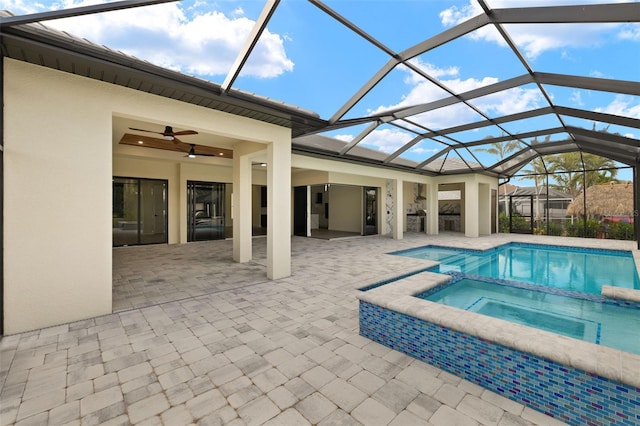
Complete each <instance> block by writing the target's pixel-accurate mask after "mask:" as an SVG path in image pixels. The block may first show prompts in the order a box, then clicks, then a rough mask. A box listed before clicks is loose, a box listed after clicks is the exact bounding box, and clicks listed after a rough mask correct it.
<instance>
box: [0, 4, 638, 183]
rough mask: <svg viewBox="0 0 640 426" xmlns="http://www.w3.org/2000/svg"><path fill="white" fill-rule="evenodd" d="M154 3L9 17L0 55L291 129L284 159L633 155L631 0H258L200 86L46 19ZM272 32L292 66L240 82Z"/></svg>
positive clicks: (452, 166)
mask: <svg viewBox="0 0 640 426" xmlns="http://www.w3.org/2000/svg"><path fill="white" fill-rule="evenodd" d="M165 3H168V2H167V1H166V0H165V1H153V0H149V1H122V2H114V3H107V4H96V5H93V6H86V7H84V8H76V9H67V10H63V11H47V12H43V13H39V14H22V15H19V14H14V15H10V14H5V15H4V16H5V17H4V18H2V49H3V54H4V55H5V56H8V57H12V58H16V59H20V60H25V61H29V62H33V63H38V64H41V65H45V66H49V67H52V68H57V69H62V70H65V71H68V72H73V73H76V74H80V75H84V76H87V77H90V78H96V79H100V80H104V81H109V82H112V83H114V84H120V85H123V86H127V87H131V88H133V89H135V90H142V91H147V92H150V93H155V94H158V95H161V96H166V97H170V98H174V99H177V100H180V101H183V102H190V103H195V104H198V105H202V106H205V107H209V108H214V109H219V110H223V111H228V112H232V113H235V114H240V115H246V116H249V117H252V118H255V119H259V120H263V121H267V122H271V123H275V124H279V125H285V126H289V127H291V128H292V134H293V136H294V140H293V149H294V151H296V152H303V153H306V154H310V155H318V156H329V157H333V158H339V159H344V160H349V161H355V162H363V163H367V164H373V165H378V166H381V167H390V168H395V169H402V170H407V171H412V172H415V173H421V174H429V175H437V174H458V173H468V172H470V171H474V172H482V173H488V174H492V175H496V176H500V177H509V176H512V175H514V174H515V173H517V172H518V171H519V170H521V169H522V168H523V167H524V166H526V165H527V164H528V163H529V162H530V161H532V160H533V159H534V158H537V157H540V156H542V157H543V158H544V156H545V155H548V154H554V153H563V152H573V151H582V152H588V153H593V154H597V155H601V156H605V157H607V158H611V159H613V160H614V161H616V162H617V163H618V165H621V166H623V165H629V166H634V165H636V164H637V163H638V161H639V159H640V3H638V2H623V3H618V2H606V3H604V4H593V3H592V2H578V1H565V2H562V5H557V6H556V5H555V4H561V3H560V2H557V1H556V2H548V1H533V0H532V1H528V0H522V1H517V2H514V1H511V2H508V1H506V0H458V1H449V2H443V1H434V2H407V1H373V0H371V1H358V2H356V1H346V2H345V1H342V2H340V1H332V2H329V1H327V2H321V1H317V0H309V1H306V2H303V1H299V0H282V1H277V0H267V1H266V2H260V3H259V7H254V10H251V11H247V12H245V13H246V14H247V16H246V18H247V19H248V20H249V22H251V23H252V25H251V26H252V30H251V31H250V32H249V33H248V35H246V34H245V35H244V36H243V41H242V43H240V45H239V47H238V48H237V49H236V51H234V55H235V59H236V60H235V61H234V62H233V63H229V66H227V67H226V70H225V71H224V72H222V73H220V72H219V71H218V74H208V76H207V77H203V76H202V75H200V74H198V73H194V72H193V71H192V72H191V73H189V72H187V71H188V70H189V69H191V70H193V69H194V68H188V67H185V68H180V67H179V66H175V65H173V64H172V65H171V66H170V67H169V68H171V69H168V67H166V66H159V65H156V64H154V63H153V61H152V60H151V59H149V58H144V59H138V58H136V57H133V56H131V55H130V54H128V53H126V51H125V49H123V48H122V47H119V46H109V47H104V46H102V45H99V44H95V43H93V42H92V41H89V40H86V39H83V38H79V37H75V36H73V35H70V34H69V33H68V32H59V31H55V30H51V29H50V28H49V26H48V25H47V24H48V23H49V22H51V23H53V22H54V20H56V19H59V18H67V19H82V16H84V15H85V14H86V15H91V14H96V13H100V14H109V13H120V11H119V12H113V11H108V10H109V9H113V10H117V9H123V8H127V9H128V8H133V7H138V6H146V5H149V6H147V7H146V8H161V7H163V4H165ZM255 4H256V2H253V5H254V6H255ZM452 4H453V6H452ZM540 4H546V6H540ZM549 4H554V5H552V6H549ZM505 5H506V6H505ZM509 5H510V6H514V5H516V6H517V7H508V6H509ZM165 6H166V5H165ZM158 10H159V11H161V9H158ZM419 14H422V15H420V16H416V15H419ZM309 16H313V19H311V18H309ZM365 18H366V19H365ZM307 19H308V21H306V20H307ZM376 19H378V24H376V25H373V24H371V22H372V21H375V20H376ZM434 21H439V23H440V25H439V26H436V25H432V23H433V22H434ZM38 22H39V23H38ZM420 22H424V25H420V24H419V23H420ZM43 25H47V27H44V26H43ZM312 25H315V27H314V26H312ZM319 25H320V26H319ZM204 31H207V29H206V27H205V28H204ZM305 31H306V32H305ZM274 34H291V37H292V38H294V39H296V37H297V40H296V44H294V43H293V42H292V43H291V46H290V47H289V49H290V51H291V53H290V55H291V57H292V58H295V62H296V63H295V67H293V66H291V67H290V69H289V70H285V71H283V72H281V73H280V74H278V76H277V78H276V77H273V78H267V77H263V78H253V79H252V78H251V76H252V75H254V76H255V70H253V71H252V70H251V69H250V68H251V67H255V64H256V63H257V62H258V61H259V60H258V59H257V58H259V56H260V55H263V54H264V52H265V49H263V48H261V43H263V44H264V43H267V42H268V41H269V40H271V41H273V36H274ZM313 34H315V38H313V37H312V35H313ZM203 38H206V37H205V36H204V35H203ZM281 40H285V41H286V37H284V36H283V38H282V39H281ZM194 42H196V43H197V42H198V40H194ZM305 42H306V43H307V44H305ZM130 43H134V41H133V40H132V41H130ZM316 43H317V44H316ZM285 45H286V43H285ZM112 48H113V49H120V50H123V51H124V52H125V53H123V52H120V51H117V50H112ZM176 48H177V47H176ZM296 49H307V50H308V51H311V52H313V54H312V55H309V56H310V57H312V60H308V61H307V62H305V61H304V60H303V59H298V58H301V57H302V56H299V57H298V56H295V55H296ZM548 52H553V54H551V53H548ZM206 55H209V56H208V57H209V59H211V60H212V61H215V60H216V51H208V52H206ZM544 55H547V56H546V57H545V56H544ZM594 56H595V59H594ZM145 59H146V60H145ZM221 62H222V61H221ZM459 64H463V65H459ZM594 64H596V65H594ZM318 66H322V67H324V68H323V73H321V74H318V73H317V72H316V73H311V70H312V69H313V68H314V67H315V68H316V70H315V71H317V67H318ZM176 69H177V70H176ZM305 71H307V72H308V74H305ZM338 83H339V84H338ZM285 87H286V88H287V89H289V90H288V91H285V90H284V88H285ZM291 88H293V89H294V90H291Z"/></svg>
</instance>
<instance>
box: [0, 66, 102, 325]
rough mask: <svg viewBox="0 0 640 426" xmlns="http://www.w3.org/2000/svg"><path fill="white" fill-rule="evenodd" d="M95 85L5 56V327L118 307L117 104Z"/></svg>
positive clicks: (75, 317) (49, 321)
mask: <svg viewBox="0 0 640 426" xmlns="http://www.w3.org/2000/svg"><path fill="white" fill-rule="evenodd" d="M96 86H98V85H97V84H96V83H95V82H93V81H90V80H80V79H78V78H74V77H73V76H71V75H69V74H64V73H56V72H51V71H48V70H45V69H44V68H40V67H36V66H32V65H27V64H24V63H20V62H16V61H13V60H9V59H5V69H4V87H5V93H4V96H5V98H4V102H5V110H4V132H5V134H4V158H5V161H4V206H5V207H4V218H3V220H4V327H5V333H6V334H13V333H18V332H22V331H27V330H32V329H37V328H41V327H46V326H50V325H56V324H61V323H65V322H69V321H73V320H78V319H83V318H88V317H93V316H97V315H103V314H108V313H111V210H112V207H111V203H112V201H111V188H112V175H111V112H110V111H109V110H108V109H105V108H104V105H103V104H102V102H101V100H100V99H99V97H95V96H93V95H92V94H93V93H95V89H96ZM79 100H82V102H79Z"/></svg>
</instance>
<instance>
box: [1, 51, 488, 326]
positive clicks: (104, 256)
mask: <svg viewBox="0 0 640 426" xmlns="http://www.w3.org/2000/svg"><path fill="white" fill-rule="evenodd" d="M4 79H5V99H4V101H5V117H4V125H5V126H4V132H5V140H4V156H5V170H4V176H3V179H4V205H5V212H4V217H3V220H4V315H5V318H4V320H5V321H4V324H5V333H6V334H13V333H18V332H22V331H27V330H33V329H37V328H42V327H47V326H52V325H56V324H62V323H67V322H70V321H74V320H79V319H84V318H89V317H94V316H98V315H103V314H108V313H110V312H111V288H112V276H111V274H112V264H111V259H112V223H111V222H112V217H111V216H112V214H111V213H112V177H113V176H114V175H115V176H125V177H138V178H154V179H167V180H169V212H168V215H169V235H168V237H169V241H170V242H171V243H174V242H185V241H186V221H184V220H182V219H181V218H184V217H186V198H185V197H186V195H185V191H184V188H185V187H186V181H187V180H207V181H217V182H230V181H235V180H236V179H238V177H237V176H234V172H237V170H235V169H233V168H231V167H229V165H228V160H220V159H212V160H211V161H210V162H208V163H207V164H206V165H202V164H200V165H195V164H194V165H187V164H185V163H179V162H175V161H173V162H171V161H168V160H169V159H170V155H171V153H164V152H161V153H154V154H153V157H156V158H154V159H150V158H148V157H151V155H149V156H147V155H146V154H145V153H144V151H141V150H140V149H139V148H137V147H132V146H125V145H119V144H118V143H117V142H118V141H119V139H120V137H121V136H122V135H121V134H112V133H113V129H114V120H115V119H133V120H138V121H146V122H153V123H157V124H163V123H172V124H174V125H175V126H179V127H180V128H195V129H198V130H199V131H200V132H204V133H210V134H216V135H221V136H225V137H227V138H233V139H234V140H236V141H237V143H236V144H235V145H234V150H237V151H236V152H241V151H242V150H243V147H244V146H245V145H247V144H248V145H251V144H249V142H250V143H252V144H255V145H262V146H263V147H264V148H263V151H262V153H261V154H259V155H261V156H262V158H261V161H264V160H267V161H269V162H271V164H270V165H269V167H272V169H271V170H268V171H267V172H264V171H262V170H261V171H259V172H257V171H253V172H249V175H250V176H253V178H250V182H253V183H262V182H265V181H267V182H268V183H269V184H270V185H273V187H274V188H275V191H269V193H270V196H269V201H270V208H269V216H270V217H271V221H270V227H271V228H272V236H271V237H270V238H271V239H270V242H269V256H268V260H267V263H268V264H269V265H268V275H269V276H270V277H272V278H277V277H282V276H286V275H288V274H289V271H290V255H289V254H290V248H289V247H288V246H286V244H285V246H284V247H282V246H281V245H280V244H277V245H276V241H283V240H287V238H286V237H287V236H288V235H290V229H291V191H290V187H291V182H292V181H293V182H298V181H304V180H308V181H309V183H310V181H315V180H316V179H317V178H319V177H320V176H322V175H324V176H327V179H326V181H325V182H326V183H336V184H345V185H358V186H371V187H377V188H380V192H379V203H378V205H379V217H380V222H379V227H380V228H379V229H380V230H381V231H383V232H384V230H387V231H388V232H391V233H392V234H393V235H394V236H395V237H396V238H402V232H403V229H402V224H403V223H404V219H405V218H404V215H405V212H404V204H405V203H404V201H403V199H404V198H405V197H403V195H404V194H403V190H402V188H403V185H404V182H405V181H406V182H411V183H413V182H415V183H422V184H426V185H427V188H429V192H428V194H429V195H430V200H429V204H428V205H429V207H428V210H432V209H433V208H434V206H435V205H437V202H434V199H433V195H434V194H435V193H436V192H435V188H437V184H438V183H440V182H442V183H444V182H452V181H456V182H460V181H464V182H465V185H466V186H465V188H466V191H465V192H466V195H469V192H475V199H476V200H478V201H475V207H474V208H471V209H470V207H469V206H467V209H466V211H467V212H475V211H477V210H478V206H479V203H484V201H482V202H481V201H479V198H478V197H484V194H485V193H487V192H488V196H490V191H481V194H478V190H479V186H478V185H479V184H480V183H483V184H488V185H489V188H490V189H497V180H496V179H492V178H489V177H486V176H479V175H472V176H470V177H469V176H466V177H460V176H449V177H443V178H432V177H427V176H418V175H415V174H411V173H404V172H400V171H395V170H389V169H383V168H376V167H369V166H365V165H359V164H351V163H347V162H341V161H332V160H325V159H318V158H312V157H305V156H301V155H291V156H289V154H290V130H289V129H287V128H282V127H279V126H274V125H270V124H267V123H264V122H259V121H255V120H250V119H247V118H243V117H238V116H234V115H230V114H226V113H223V112H219V111H214V110H211V109H207V108H202V107H198V106H195V105H189V104H185V103H180V102H177V101H174V100H171V99H166V98H162V97H159V96H155V95H150V94H145V93H140V92H136V91H134V90H130V89H126V88H123V87H119V86H115V85H111V84H108V83H103V82H99V81H95V80H90V79H86V78H82V77H78V76H74V75H71V74H67V73H63V72H59V71H55V70H50V69H47V68H43V67H38V66H35V65H31V64H27V63H23V62H19V61H15V60H12V59H5V68H4ZM154 151H155V150H154ZM256 152H257V151H256ZM274 166H275V167H274ZM279 166H281V167H279ZM290 167H295V168H296V170H297V169H306V170H308V171H309V172H308V173H309V174H308V175H307V176H302V175H301V176H300V179H299V180H298V179H296V178H295V173H294V177H293V178H292V177H291V173H290V172H287V173H283V172H284V169H286V170H289V171H290V170H291V169H290ZM303 173H305V172H303ZM254 175H255V176H254ZM312 176H313V178H312ZM176 183H177V184H176ZM309 183H307V184H309ZM467 183H468V184H467ZM389 184H390V185H391V188H393V192H394V193H395V197H397V199H396V200H395V204H394V203H391V204H390V203H389V202H388V200H386V194H387V193H388V190H389V187H390V186H389ZM234 191H237V188H234ZM285 194H286V195H285ZM234 195H237V194H234ZM247 195H248V197H247V199H246V200H245V201H244V202H245V203H247V204H248V203H250V202H251V201H250V194H247ZM473 197H474V195H471V198H470V199H473ZM234 198H235V197H234ZM359 198H362V197H359ZM243 200H244V199H243ZM238 202H239V199H236V201H234V203H236V207H237V206H238V204H237V203H238ZM361 202H362V201H361ZM472 204H473V203H472ZM280 208H282V209H283V210H284V212H283V211H280V210H274V209H280ZM276 211H277V212H276ZM435 212H436V211H431V212H430V213H432V214H431V215H430V216H429V230H430V231H429V232H437V226H435V227H434V220H435V221H436V222H435V223H436V224H437V215H436V214H433V213H435ZM234 214H236V215H237V214H238V211H237V210H236V211H235V212H234ZM249 214H250V213H249ZM487 215H489V217H490V212H488V213H487ZM276 218H277V220H275V219H276ZM485 220H486V218H485V217H484V213H483V212H480V215H479V216H476V218H475V219H474V218H472V217H470V213H469V214H467V215H466V227H467V235H478V234H479V233H480V232H481V230H483V229H484V228H485V225H484V224H483V225H480V222H482V223H484V221H485ZM183 222H185V223H183ZM389 225H393V226H394V227H395V228H394V229H389ZM274 230H275V234H273V231H274ZM249 232H250V230H249ZM249 235H250V234H249ZM238 240H243V239H242V238H239V239H238ZM248 240H249V248H250V244H251V243H250V237H249V238H248ZM243 241H244V240H243ZM287 241H288V240H287ZM236 243H237V241H234V250H236V247H235V244H236ZM276 247H278V249H277V250H276ZM285 252H286V253H285ZM243 253H244V252H243ZM249 256H250V251H249ZM240 257H241V258H242V260H240V261H246V260H247V259H246V255H243V256H240ZM236 260H238V259H236Z"/></svg>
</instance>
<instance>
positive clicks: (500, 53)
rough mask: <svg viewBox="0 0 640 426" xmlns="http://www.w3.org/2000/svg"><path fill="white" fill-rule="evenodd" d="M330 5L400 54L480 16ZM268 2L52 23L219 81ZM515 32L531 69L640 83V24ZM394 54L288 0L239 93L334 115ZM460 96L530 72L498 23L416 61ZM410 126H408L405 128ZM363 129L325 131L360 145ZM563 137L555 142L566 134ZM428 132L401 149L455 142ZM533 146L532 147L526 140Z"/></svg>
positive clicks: (378, 4)
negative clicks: (425, 137) (356, 140)
mask: <svg viewBox="0 0 640 426" xmlns="http://www.w3.org/2000/svg"><path fill="white" fill-rule="evenodd" d="M486 2H487V4H488V6H489V7H490V8H493V9H497V8H506V7H526V6H545V5H562V4H578V3H579V4H584V3H614V2H616V1H614V0H600V1H598V2H591V1H580V2H579V1H576V0H573V1H571V0H567V1H564V0H487V1H486ZM96 3H99V2H98V1H95V0H92V1H76V0H62V1H56V0H53V1H51V0H0V8H1V9H6V10H10V11H11V12H13V13H14V14H17V15H20V14H27V13H35V12H43V11H48V10H57V9H61V8H69V7H77V6H85V5H90V4H96ZM325 4H327V5H328V6H329V7H330V8H332V9H334V10H335V11H337V12H338V13H339V14H340V15H342V16H343V17H345V18H346V19H348V20H349V21H351V22H352V23H354V24H355V25H357V26H359V27H360V28H362V29H363V30H364V31H366V32H367V33H368V34H370V35H371V36H372V37H374V38H375V39H376V40H378V41H379V42H381V43H382V44H384V45H385V46H386V47H388V48H389V49H391V50H393V51H395V52H402V51H403V50H405V49H408V48H411V47H413V46H415V45H416V44H418V43H420V42H422V41H424V40H427V39H429V38H431V37H433V36H436V35H437V34H439V33H441V32H443V31H445V30H447V29H450V28H452V27H455V26H456V25H458V24H460V23H461V22H464V21H466V20H468V19H470V18H472V17H474V16H476V15H478V14H480V13H482V9H481V8H480V6H479V5H478V4H477V3H476V0H425V1H417V0H339V1H338V0H335V1H329V0H327V1H325ZM263 7H264V1H261V0H260V1H259V0H218V1H203V0H184V1H180V2H173V3H165V4H161V5H155V6H147V7H141V8H135V9H129V10H123V11H115V12H108V13H102V14H96V15H90V16H82V17H74V18H68V19H61V20H55V21H47V22H46V25H47V26H50V27H53V28H56V29H60V30H63V31H67V32H69V33H72V34H74V35H76V36H80V37H84V38H86V39H88V40H90V41H92V42H94V43H98V44H103V45H106V46H109V47H110V48H111V49H115V50H120V51H122V52H123V53H125V54H128V55H132V56H135V57H137V58H140V59H144V60H147V61H149V62H152V63H154V64H157V65H160V66H163V67H166V68H170V69H173V70H176V71H179V72H182V73H185V74H189V75H194V76H197V77H200V78H203V79H206V80H210V81H213V82H215V83H222V82H223V81H224V79H225V77H226V74H227V72H228V71H229V69H230V68H231V65H232V64H233V62H234V61H235V59H236V56H237V54H238V52H239V51H240V49H241V47H242V46H243V44H244V42H245V40H246V37H247V35H248V34H249V32H250V31H251V29H252V28H253V25H254V23H255V21H256V19H257V18H258V16H259V15H260V12H261V10H262V8H263ZM638 7H640V3H638ZM504 28H505V30H506V31H507V33H508V34H509V36H510V37H511V39H512V40H513V42H514V43H515V44H516V46H517V47H518V49H519V50H520V52H521V53H522V54H523V56H524V58H525V60H526V62H527V63H528V64H529V66H531V68H533V69H534V70H535V71H540V72H547V73H558V74H569V75H579V76H586V77H598V78H608V79H619V80H630V81H638V80H639V79H640V59H638V58H640V24H637V23H634V24H569V25H566V24H555V25H543V24H531V25H505V26H504ZM389 59H390V57H389V55H388V54H386V53H385V52H383V51H381V50H380V49H378V48H377V47H375V46H373V45H372V44H370V43H369V42H367V41H366V40H364V39H363V38H362V37H360V36H358V35H357V34H355V33H354V32H352V31H351V30H348V29H347V28H345V27H344V26H342V25H341V24H339V23H338V22H337V21H335V20H334V19H332V18H331V17H329V16H328V15H326V14H325V13H323V12H322V11H321V10H320V9H318V8H317V7H316V6H314V5H313V4H311V3H310V2H307V1H303V0H282V1H281V2H280V4H279V5H278V7H277V10H276V12H275V14H274V16H273V17H272V19H271V20H270V22H269V24H268V26H267V29H266V30H265V32H264V33H263V35H262V37H261V40H260V42H259V43H258V45H257V46H256V49H255V50H254V52H253V53H252V55H251V57H250V58H249V61H248V62H247V64H246V66H245V67H244V68H243V70H242V73H241V74H240V76H239V78H238V79H237V80H236V82H235V84H234V86H233V87H234V88H236V89H242V90H245V91H249V92H253V93H256V94H258V95H261V96H267V97H269V98H273V99H275V100H278V101H283V102H287V103H290V104H293V105H296V106H298V107H301V108H304V109H307V110H311V111H314V112H316V113H317V114H319V115H320V117H322V118H325V119H329V118H331V117H332V116H334V114H335V113H336V112H337V111H338V110H339V109H340V108H341V107H342V106H343V105H344V104H345V103H346V102H347V101H348V100H349V99H350V98H351V97H352V96H353V95H354V94H356V93H357V91H358V90H359V88H360V87H361V86H362V85H364V84H365V83H366V82H367V81H368V80H369V79H371V78H372V77H373V76H374V75H375V74H376V73H377V72H378V71H379V70H380V69H381V68H382V67H383V66H384V65H385V64H386V63H387V62H388V61H389ZM412 65H413V66H415V67H417V68H419V69H421V70H423V71H425V72H427V73H428V74H429V75H430V76H431V77H433V78H434V79H436V80H437V81H438V82H440V83H441V84H442V85H444V86H445V87H447V88H448V89H449V90H450V91H452V92H454V93H462V92H465V91H468V90H472V89H475V88H479V87H483V86H486V85H489V84H494V83H497V82H500V81H504V80H507V79H510V78H514V77H517V76H520V75H523V74H526V72H527V71H526V68H525V67H524V66H523V64H522V63H521V62H520V61H519V60H518V59H517V57H516V56H515V55H514V54H513V53H512V51H511V49H509V48H508V47H507V45H506V43H505V41H504V39H503V38H502V37H501V36H500V34H499V33H498V32H497V31H496V30H495V28H494V27H492V26H485V27H483V28H481V29H479V30H476V31H474V32H472V33H470V34H468V35H466V36H464V37H461V38H459V39H456V40H454V41H452V42H450V43H446V44H445V45H442V46H439V47H437V48H435V49H432V50H430V51H427V52H426V53H423V54H421V55H418V56H416V57H414V58H413V59H412ZM545 90H546V91H547V93H548V95H549V96H550V97H551V99H552V100H553V102H554V104H557V105H561V106H566V107H572V108H580V109H585V110H589V111H598V112H607V113H613V114H618V115H622V116H625V117H631V118H637V119H640V96H631V95H616V94H613V93H604V92H596V91H589V90H582V89H575V88H567V87H560V86H545ZM448 96H449V94H448V93H447V92H445V91H443V90H442V89H441V88H439V87H438V86H436V85H434V84H433V83H431V82H429V81H428V80H425V79H424V78H422V77H420V76H419V75H418V74H416V73H415V72H413V71H412V70H410V69H409V68H408V67H404V66H398V67H395V68H393V69H392V70H391V71H390V72H389V73H388V74H387V75H386V77H385V78H384V79H383V80H382V81H381V82H380V83H379V84H377V85H376V86H375V87H374V88H373V89H372V90H371V91H369V92H368V93H367V94H366V96H365V97H364V98H363V99H362V100H361V101H360V102H358V103H356V104H355V105H354V106H353V108H351V109H349V110H348V111H347V113H346V114H345V115H344V117H342V118H355V117H363V116H368V115H371V114H376V113H380V112H382V111H386V110H389V109H396V108H402V107H407V106H413V105H418V104H424V103H428V102H432V101H435V100H438V99H443V98H446V97H448ZM471 103H472V105H473V106H474V107H475V108H477V109H478V110H480V111H482V112H483V113H484V114H485V115H487V116H489V117H491V118H494V117H499V116H502V115H506V114H513V113H517V112H521V111H526V110H529V109H532V108H540V107H544V106H548V102H547V101H546V99H545V98H544V96H543V95H542V94H541V92H540V91H539V90H538V88H537V87H536V86H535V85H524V86H520V87H516V88H512V89H509V90H505V91H502V92H499V93H495V94H492V95H489V96H485V97H482V98H478V99H474V100H473V101H472V102H471ZM413 119H414V120H415V122H416V123H418V124H420V125H422V126H425V127H426V128H428V129H431V130H439V129H446V128H448V127H452V126H456V125H459V124H464V123H472V122H475V121H479V120H482V119H483V117H482V116H481V115H479V114H478V113H477V112H475V111H474V110H473V109H471V108H468V107H466V106H464V105H453V106H450V107H446V108H440V109H437V110H434V111H430V112H429V113H426V114H421V115H418V116H415V117H413ZM566 123H567V124H569V125H573V126H579V127H584V128H588V129H592V128H594V127H595V128H596V129H598V130H605V129H606V131H608V132H615V133H619V134H621V135H624V136H628V137H634V138H638V139H640V130H639V129H635V128H625V127H620V126H610V127H607V126H606V125H604V124H603V123H594V122H587V121H586V120H580V119H576V118H570V117H566ZM559 125H560V123H559V121H558V119H557V117H555V116H543V117H539V118H534V119H529V120H526V121H522V122H512V123H507V124H505V125H504V127H505V128H506V130H507V131H508V132H510V133H512V134H515V133H522V132H527V131H534V130H541V129H547V128H554V127H558V126H559ZM405 126H407V125H406V124H405ZM363 128H364V126H360V127H354V128H343V129H340V130H339V131H334V132H331V133H330V134H328V136H331V137H335V138H338V139H341V140H343V141H350V140H352V139H353V138H354V137H356V136H357V135H358V134H359V133H360V132H361V131H362V130H363ZM412 129H415V127H412V126H407V129H402V128H399V127H397V126H394V125H391V124H385V125H382V126H380V127H378V128H377V129H376V130H375V131H374V132H372V133H371V134H369V135H368V136H367V137H366V138H365V139H364V140H363V141H362V142H361V144H360V145H361V146H364V147H367V148H370V149H374V150H379V151H383V152H385V153H392V152H394V151H395V150H396V149H398V148H399V147H400V146H402V145H403V144H404V143H406V142H408V141H410V140H411V139H413V137H414V136H415V134H413V133H412V132H411V130H412ZM501 132H502V129H499V128H497V127H495V126H488V127H486V128H483V129H480V130H474V131H468V132H464V133H460V134H453V135H450V136H451V137H453V138H454V139H455V140H458V141H462V142H469V141H475V140H481V139H483V138H485V137H488V136H499V135H500V133H501ZM565 136H566V135H564V134H558V135H555V136H552V137H551V141H553V140H560V139H563V138H564V137H565ZM440 140H441V142H438V140H430V139H429V140H423V141H422V142H419V143H417V144H416V145H414V146H413V147H412V148H411V149H409V150H407V151H406V152H404V153H403V154H402V155H400V157H399V160H400V159H407V160H412V161H416V162H421V161H423V160H425V159H426V158H429V157H431V156H433V155H435V154H437V153H438V152H440V151H441V150H442V149H443V148H444V147H445V146H446V145H445V144H444V143H442V142H448V141H447V140H446V139H440ZM527 142H529V141H527ZM450 156H451V157H452V158H453V157H455V156H457V157H458V158H459V159H462V160H464V161H467V162H480V163H481V164H483V165H490V164H492V163H494V162H495V161H497V160H499V158H496V157H495V156H491V155H490V154H489V153H487V152H484V151H482V150H481V148H474V149H469V150H456V151H455V152H452V153H450Z"/></svg>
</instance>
